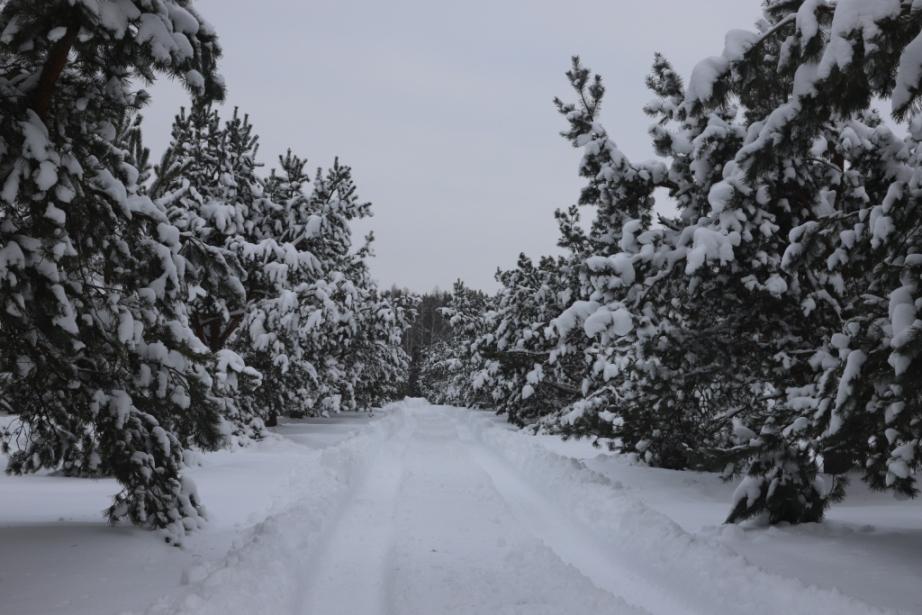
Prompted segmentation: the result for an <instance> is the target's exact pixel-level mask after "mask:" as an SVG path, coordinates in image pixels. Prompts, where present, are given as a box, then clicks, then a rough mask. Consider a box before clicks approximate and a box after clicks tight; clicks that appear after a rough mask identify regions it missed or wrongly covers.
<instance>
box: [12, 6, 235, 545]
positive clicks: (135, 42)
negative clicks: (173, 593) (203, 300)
mask: <svg viewBox="0 0 922 615" xmlns="http://www.w3.org/2000/svg"><path fill="white" fill-rule="evenodd" d="M106 8H107V9H108V10H106V11H105V12H104V13H103V12H102V11H101V8H100V7H98V6H96V3H95V2H82V3H78V4H74V3H72V2H65V1H53V2H40V3H36V2H26V1H20V0H11V1H9V2H6V3H4V5H3V6H2V9H0V32H2V34H0V55H2V60H0V67H2V68H0V71H2V72H0V82H2V87H0V96H2V98H3V101H2V102H3V104H2V109H3V111H2V113H0V170H2V171H0V173H2V191H0V302H2V304H3V309H2V310H0V371H3V372H5V373H7V374H11V377H10V378H8V379H5V380H3V382H4V386H3V390H2V394H0V397H2V398H3V399H4V400H6V401H7V403H9V404H10V405H11V406H13V407H15V408H16V410H17V412H18V413H19V418H20V420H21V424H20V428H19V429H18V430H16V431H17V432H18V433H14V434H12V435H13V436H22V437H14V438H13V439H14V440H15V444H16V445H17V446H18V447H19V448H16V449H14V450H12V454H11V459H10V464H9V470H10V471H11V472H14V473H23V472H34V471H37V470H39V469H41V468H52V469H61V470H63V471H65V472H67V473H69V474H102V473H104V474H111V475H113V476H115V478H117V479H118V481H119V482H120V484H121V485H122V488H123V490H122V491H121V492H120V493H119V494H118V495H117V496H116V499H115V503H114V504H113V505H112V507H111V508H110V509H109V510H108V516H109V519H110V520H112V521H113V522H114V521H117V520H119V519H122V518H129V519H130V520H131V521H133V522H134V523H136V524H138V525H141V526H144V527H149V528H160V529H162V530H163V531H164V532H165V536H166V537H167V539H168V540H172V541H179V540H180V539H181V537H182V535H183V534H184V532H186V531H188V530H191V529H193V528H195V527H197V526H198V525H199V523H200V522H201V521H202V519H203V512H202V508H201V502H200V500H199V497H198V495H197V494H196V492H195V488H194V486H193V485H192V484H191V482H190V481H189V480H188V479H186V478H184V477H183V476H182V467H183V454H182V449H183V445H184V441H186V440H194V441H195V442H196V443H197V444H199V445H201V446H206V447H214V446H217V445H218V444H220V443H221V442H222V441H223V438H224V430H223V427H222V423H221V416H222V415H223V414H224V413H225V412H226V407H227V406H229V405H232V404H233V402H232V401H231V399H230V398H229V397H228V395H230V394H232V391H229V390H228V389H227V387H228V386H230V385H232V384H233V381H234V380H235V378H236V374H234V372H233V370H234V369H235V368H236V367H239V365H240V364H239V361H237V360H236V358H235V357H234V356H233V355H232V354H224V355H217V356H216V355H215V354H213V353H212V352H211V351H210V350H209V349H208V348H207V347H206V346H204V345H203V344H202V343H201V342H200V341H199V340H198V338H197V337H196V336H195V334H194V333H193V331H192V329H191V327H190V325H189V318H188V314H187V312H186V305H185V298H186V288H185V284H184V268H185V266H186V262H185V259H184V258H183V257H182V256H181V255H180V249H181V244H180V241H179V233H178V231H177V230H176V228H175V227H174V226H173V225H171V224H170V223H169V220H168V218H167V216H166V212H165V211H164V209H163V208H162V207H160V206H158V205H157V204H155V203H154V202H152V201H151V199H150V198H149V197H147V196H146V195H145V194H144V190H143V188H142V186H140V185H139V181H140V180H141V178H142V176H143V175H142V174H143V173H144V169H143V168H138V167H137V166H134V165H141V166H142V167H143V165H144V160H143V159H140V158H139V156H138V154H139V152H138V149H137V147H136V141H134V140H133V139H132V137H131V135H132V134H133V132H132V130H130V129H129V130H127V131H126V130H124V128H125V126H126V123H129V125H130V122H131V121H132V120H130V119H128V118H130V117H131V114H132V113H134V112H136V111H137V110H138V109H139V108H140V107H141V106H143V104H144V103H145V102H146V100H147V95H146V94H145V93H144V92H143V91H137V90H134V89H133V88H132V86H131V84H132V83H137V82H138V81H140V82H149V81H151V80H153V78H154V76H155V74H156V73H158V72H159V73H164V74H166V75H168V76H170V77H175V78H177V79H179V80H181V81H182V82H183V83H184V84H185V85H186V86H187V87H188V88H189V90H190V91H191V92H192V94H193V95H194V96H195V97H197V98H200V99H208V98H220V97H221V95H222V90H223V88H222V84H221V80H220V77H219V76H218V75H217V74H216V73H215V68H214V65H215V61H216V59H217V58H218V57H219V56H220V47H219V46H218V44H217V40H216V36H215V33H214V32H213V31H212V30H211V28H210V27H209V26H208V25H207V24H206V23H205V22H204V21H202V20H201V18H200V17H199V16H198V14H197V13H196V12H195V10H194V9H193V8H192V7H191V3H190V2H187V1H183V0H159V1H158V2H155V3H150V2H131V1H129V2H122V3H119V4H118V5H114V4H113V5H112V6H107V7H106ZM120 126H121V127H122V128H123V130H121V131H120V130H119V127H120ZM120 132H121V135H120ZM10 444H12V443H8V445H10Z"/></svg>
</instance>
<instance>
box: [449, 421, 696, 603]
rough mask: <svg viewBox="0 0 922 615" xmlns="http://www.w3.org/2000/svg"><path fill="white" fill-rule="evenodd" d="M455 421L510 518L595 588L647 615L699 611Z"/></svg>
mask: <svg viewBox="0 0 922 615" xmlns="http://www.w3.org/2000/svg"><path fill="white" fill-rule="evenodd" d="M455 424H456V427H457V429H458V432H459V439H461V440H462V441H464V442H465V443H466V444H467V445H468V448H469V454H470V456H471V459H473V460H474V461H475V462H476V463H477V465H478V466H480V468H481V469H483V471H484V472H486V474H487V475H488V476H489V477H490V479H491V480H492V482H493V486H494V487H495V488H496V491H497V492H498V493H499V494H500V495H501V496H502V498H503V499H504V500H505V501H506V503H507V504H508V506H509V508H510V510H512V512H513V514H515V516H516V518H517V519H518V520H519V521H520V522H521V523H522V525H523V526H524V527H526V528H528V530H529V531H530V532H532V533H533V534H534V535H535V536H536V537H538V538H539V539H540V540H541V541H542V542H543V543H544V544H545V545H547V546H548V547H549V548H550V549H551V550H552V551H553V552H554V553H555V554H556V555H557V556H558V557H559V558H560V559H561V560H563V561H564V562H566V563H568V564H570V565H571V566H573V567H574V568H576V569H577V570H579V571H580V573H582V574H583V575H584V576H585V577H586V578H588V579H589V580H590V581H592V583H593V584H594V585H595V586H596V587H598V588H599V589H602V590H604V591H606V592H608V593H610V594H612V595H613V596H617V597H619V598H621V599H623V600H624V601H625V602H627V603H629V604H631V605H633V606H636V607H638V608H641V609H643V610H645V611H648V612H650V613H651V614H652V615H661V614H662V615H699V612H698V611H696V610H694V609H692V608H690V607H689V606H688V604H687V603H685V602H684V601H682V599H681V598H680V597H678V596H675V595H672V594H670V593H669V592H668V591H666V590H667V588H664V587H663V585H662V583H658V582H652V581H650V580H649V579H647V578H645V577H644V576H642V575H641V574H639V573H638V572H637V571H636V569H635V568H633V567H632V566H631V564H630V562H627V561H623V560H622V559H621V558H619V557H618V555H617V554H616V553H613V552H612V551H611V549H610V548H607V547H606V546H605V545H604V543H603V542H601V541H599V540H598V539H597V538H596V537H594V536H593V535H592V533H591V532H590V531H589V530H588V529H587V528H584V527H582V526H581V525H580V524H579V523H578V522H577V521H576V520H575V519H573V518H572V517H571V516H569V515H567V514H566V512H565V511H564V510H563V509H562V508H561V507H560V505H558V504H557V503H556V502H553V501H551V500H550V499H549V498H547V497H545V496H544V495H542V494H541V493H540V492H539V491H538V490H537V489H535V488H533V487H532V486H531V485H530V484H529V483H528V481H526V480H525V479H523V478H522V477H520V476H519V475H518V473H517V472H516V471H515V470H513V468H512V467H511V466H510V465H509V464H508V463H507V462H506V461H505V460H503V459H502V458H500V457H499V456H498V455H497V454H496V453H494V452H493V451H491V450H490V449H489V448H488V447H487V446H486V445H485V444H484V443H482V442H480V441H478V440H477V439H476V438H475V437H474V435H473V433H472V432H471V431H470V430H469V429H468V428H466V427H465V426H461V425H460V424H458V423H457V422H455ZM700 615H703V614H700Z"/></svg>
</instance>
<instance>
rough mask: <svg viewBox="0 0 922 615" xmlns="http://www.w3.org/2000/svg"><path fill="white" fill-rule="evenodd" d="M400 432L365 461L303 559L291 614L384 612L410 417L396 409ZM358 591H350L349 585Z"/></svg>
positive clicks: (370, 614)
mask: <svg viewBox="0 0 922 615" xmlns="http://www.w3.org/2000/svg"><path fill="white" fill-rule="evenodd" d="M397 412H400V413H401V424H400V427H399V428H398V429H397V430H396V431H394V432H392V433H391V434H390V437H389V438H388V439H387V441H386V442H383V443H382V444H381V446H380V448H379V450H378V451H376V452H375V453H374V454H373V455H371V456H370V457H369V459H368V461H367V464H368V466H369V468H368V469H367V471H365V472H363V473H362V475H361V477H360V478H359V480H357V481H355V486H354V487H353V489H351V490H350V493H349V497H348V498H346V499H345V501H344V502H343V505H342V507H341V508H340V510H339V511H338V512H337V513H336V514H335V515H334V523H332V524H331V526H330V527H329V530H328V532H325V536H324V537H323V540H321V541H320V544H318V545H317V546H316V549H315V552H314V553H313V554H312V555H311V557H310V558H309V563H308V565H307V566H306V568H307V571H306V575H305V579H304V584H303V585H302V586H301V588H300V591H299V592H298V597H297V599H296V602H295V609H294V611H293V612H294V613H304V614H305V615H314V614H317V613H361V614H362V615H385V613H386V612H387V609H386V603H387V595H388V591H387V577H388V575H387V561H388V556H389V553H390V551H391V549H392V545H393V539H394V537H393V530H394V528H393V523H392V520H393V516H394V511H395V509H396V506H397V493H398V491H399V489H400V485H401V483H402V481H403V479H404V458H405V456H406V451H407V446H408V438H409V437H410V434H411V433H412V432H413V431H414V430H415V421H414V420H413V417H412V416H411V415H409V414H407V413H405V412H402V408H401V409H400V410H397ZM356 582H358V583H361V584H362V586H363V587H362V591H355V588H354V585H355V583H356Z"/></svg>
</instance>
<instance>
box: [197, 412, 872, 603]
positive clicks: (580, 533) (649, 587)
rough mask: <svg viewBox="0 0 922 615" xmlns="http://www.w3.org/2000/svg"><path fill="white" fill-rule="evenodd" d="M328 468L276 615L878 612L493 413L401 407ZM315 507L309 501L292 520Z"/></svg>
mask: <svg viewBox="0 0 922 615" xmlns="http://www.w3.org/2000/svg"><path fill="white" fill-rule="evenodd" d="M340 449H342V450H340ZM347 451H348V452H347ZM330 454H332V455H334V456H335V459H334V460H333V461H332V462H329V461H328V463H332V466H331V467H336V468H337V471H338V472H339V473H340V476H341V477H343V478H344V480H345V482H346V483H347V485H348V486H347V488H345V490H344V491H343V492H342V494H341V497H340V498H339V500H338V501H339V504H338V506H337V507H336V508H335V510H333V511H332V512H331V513H330V514H329V515H328V516H327V518H326V520H325V521H323V522H322V523H321V525H320V527H321V530H320V531H319V532H317V539H316V540H315V541H311V540H308V541H306V542H305V541H303V538H304V537H303V536H301V537H300V538H301V540H302V542H301V545H302V548H303V550H302V551H301V552H299V553H297V554H296V557H297V560H298V561H297V563H296V564H294V566H295V567H296V570H295V571H294V572H291V571H289V573H288V575H287V576H288V577H289V578H290V582H289V584H288V585H286V586H285V587H296V588H297V590H296V595H295V596H294V598H293V599H292V600H291V601H290V602H289V601H287V600H285V601H282V602H283V603H284V606H283V604H282V602H278V601H277V602H276V603H275V604H276V606H273V607H272V608H271V609H270V610H269V611H268V612H273V613H276V612H277V613H282V612H284V613H289V612H290V613H292V614H294V615H337V614H361V615H379V614H380V615H384V614H391V615H432V614H434V613H439V614H446V615H447V614H469V615H485V614H491V615H492V614H514V613H522V614H526V613H527V614H529V615H540V614H548V615H551V614H560V615H562V614H568V613H594V614H603V613H652V614H664V615H681V614H693V613H698V614H702V615H703V614H707V615H718V614H722V613H726V614H735V613H744V612H745V613H750V614H758V613H765V614H768V613H780V612H784V613H786V614H787V615H793V614H796V613H803V614H808V613H809V614H811V615H813V614H817V613H837V614H846V613H879V612H882V611H878V610H876V609H873V608H871V607H869V606H867V605H864V604H861V603H859V602H857V601H854V600H852V599H850V598H847V597H845V596H843V595H841V594H839V593H838V592H835V591H828V590H821V589H818V588H814V587H808V586H805V585H803V584H801V583H800V582H799V581H797V580H795V579H789V578H784V577H780V576H777V575H773V574H769V573H766V572H764V571H762V570H760V569H758V568H755V567H753V566H751V565H750V564H748V563H747V562H746V561H745V560H743V559H742V558H741V557H739V556H738V555H736V554H735V553H733V552H731V551H730V550H728V549H726V548H725V547H723V546H722V545H720V544H719V543H717V542H711V541H707V540H702V539H700V538H699V537H695V536H692V535H690V534H688V533H687V532H685V531H684V530H682V529H681V528H680V527H679V526H678V525H676V524H675V523H673V522H672V521H671V520H670V519H668V518H666V517H665V516H663V515H661V514H660V513H658V512H656V511H654V510H652V509H649V508H647V507H646V505H645V504H643V502H641V501H639V500H637V499H636V498H635V497H634V496H633V495H632V494H631V493H630V492H629V490H626V489H623V488H622V487H621V486H620V485H619V484H617V483H613V482H612V481H610V480H608V479H606V478H604V477H602V476H601V475H599V474H596V473H595V472H592V471H591V470H589V469H587V468H586V467H585V466H584V465H583V464H581V463H579V462H577V461H575V460H573V459H569V458H564V457H560V456H558V455H556V454H555V453H553V452H550V451H548V450H547V449H545V448H543V447H541V446H540V445H539V444H537V443H536V441H535V440H534V439H532V438H529V437H527V436H523V435H522V434H518V433H515V432H514V431H512V430H510V429H509V428H508V427H507V426H505V425H502V424H498V423H496V422H494V421H491V420H490V418H489V416H488V415H485V414H484V413H475V412H470V411H465V410H461V409H458V408H447V407H437V406H431V405H428V404H424V403H421V402H417V403H415V404H414V403H405V404H400V405H397V406H395V407H392V408H391V409H390V411H389V412H388V414H387V416H386V417H385V418H384V419H382V420H381V421H379V422H378V423H377V424H376V425H375V429H374V430H372V433H371V434H369V433H366V434H364V439H362V441H361V446H360V447H357V446H355V445H354V443H353V442H352V441H349V442H346V443H345V444H344V445H342V446H340V447H336V448H335V449H333V450H332V451H331V453H330ZM320 491H322V489H321V490H320ZM314 508H315V506H314V505H313V504H311V497H310V496H309V495H308V496H307V497H306V498H305V500H304V501H303V502H301V503H300V504H297V505H295V507H294V511H295V512H294V515H295V517H297V515H298V512H297V511H298V510H301V509H303V511H306V510H311V509H314ZM311 528H312V529H315V526H311ZM291 531H297V529H296V528H291ZM269 544H270V545H272V544H273V542H272V541H270V543H269ZM257 550H258V548H257ZM247 555H248V554H247V547H244V549H242V550H241V553H240V554H237V555H235V556H234V564H233V565H234V567H235V568H236V569H237V570H235V574H233V575H232V577H233V578H240V576H241V573H242V571H243V570H247V569H248V568H249V566H248V565H247V559H248V557H247ZM267 555H269V556H271V555H270V554H263V556H261V557H259V558H256V560H255V561H256V562H257V563H259V562H261V561H263V557H265V556H267ZM248 574H257V572H256V570H252V571H251V572H250V573H248ZM257 578H258V577H257ZM221 585H224V583H221ZM256 586H257V587H258V583H257V584H256ZM209 593H211V596H212V597H214V596H215V592H209ZM281 595H284V590H283V593H282V594H281ZM276 597H278V596H276ZM223 602H224V601H222V600H218V601H217V603H215V601H214V600H209V599H208V597H207V595H206V596H203V597H202V600H201V601H199V600H195V601H193V602H192V603H191V604H192V606H193V607H194V608H191V609H188V610H185V611H183V612H188V613H197V612H206V611H207V612H212V609H211V608H210V607H212V606H215V605H216V604H218V605H221V606H219V608H216V609H214V612H216V613H217V612H221V613H225V614H226V613H228V612H245V611H235V610H234V608H233V605H234V604H237V605H238V606H239V604H240V603H239V602H236V603H235V602H226V603H224V604H222V603H223ZM227 607H230V611H228V609H227Z"/></svg>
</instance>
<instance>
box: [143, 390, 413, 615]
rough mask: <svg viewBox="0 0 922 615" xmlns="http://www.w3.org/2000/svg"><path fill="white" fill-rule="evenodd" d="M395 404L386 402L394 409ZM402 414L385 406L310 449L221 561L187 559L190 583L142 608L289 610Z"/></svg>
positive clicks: (221, 613) (157, 613)
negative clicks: (350, 431)
mask: <svg viewBox="0 0 922 615" xmlns="http://www.w3.org/2000/svg"><path fill="white" fill-rule="evenodd" d="M399 405H400V404H395V405H394V406H393V407H392V408H391V409H396V408H397V407H399ZM403 420H405V418H404V417H403V415H401V413H400V412H389V413H387V416H386V417H385V418H383V419H381V420H379V421H376V422H373V423H371V424H369V425H367V426H366V427H365V428H363V429H362V431H361V432H360V433H358V434H357V435H355V436H353V437H351V438H349V439H347V440H346V441H344V442H342V443H341V444H339V445H336V446H331V447H329V448H326V449H324V450H322V451H312V452H311V453H310V454H308V455H305V456H304V460H303V462H302V463H300V464H299V465H298V467H296V468H293V469H292V472H291V475H290V478H289V485H288V487H287V489H285V490H284V493H285V494H298V495H299V496H300V497H285V496H284V494H283V495H282V497H280V498H277V499H276V501H275V502H274V503H273V505H272V507H271V509H270V512H269V515H268V517H267V518H266V519H265V520H264V521H262V522H260V523H258V524H257V525H256V526H255V527H253V528H252V530H250V531H249V532H248V534H247V535H246V537H245V538H244V539H242V540H240V541H238V544H237V545H235V546H234V548H232V549H231V550H230V552H229V553H228V554H227V555H226V556H225V557H224V558H222V559H221V560H219V561H217V562H215V563H211V564H203V565H198V566H192V567H191V568H189V569H187V570H186V571H185V573H184V574H183V582H184V583H185V584H187V585H188V586H189V587H188V589H187V590H186V591H185V592H183V593H182V594H181V595H180V596H178V597H177V596H172V597H167V598H163V599H161V600H159V601H158V602H157V603H155V604H154V605H152V606H151V607H150V608H149V609H147V611H145V613H146V614H147V615H193V614H194V615H209V614H215V615H226V614H227V613H284V612H293V611H294V609H295V608H296V607H297V601H298V600H299V597H300V595H301V587H302V585H303V583H304V578H305V576H306V575H307V572H308V570H309V567H310V563H311V557H312V554H313V553H314V551H315V550H316V547H317V545H318V544H319V542H320V541H321V540H322V537H323V534H324V532H325V530H326V529H327V528H329V527H330V526H331V525H332V524H333V523H334V522H335V517H336V515H337V514H338V511H339V510H340V508H341V507H342V503H343V502H344V501H345V500H346V498H347V497H348V495H349V492H350V488H351V487H352V486H353V485H354V484H355V483H356V482H357V481H359V480H360V478H361V477H362V476H363V475H364V473H365V472H366V471H367V463H366V462H367V460H368V459H369V458H371V457H372V456H373V454H374V452H375V451H376V450H377V449H378V447H379V446H380V445H381V444H382V443H383V442H384V441H386V440H387V438H388V437H389V436H390V435H391V434H392V433H394V432H395V431H396V430H397V429H399V427H400V425H401V424H402V421H403Z"/></svg>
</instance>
